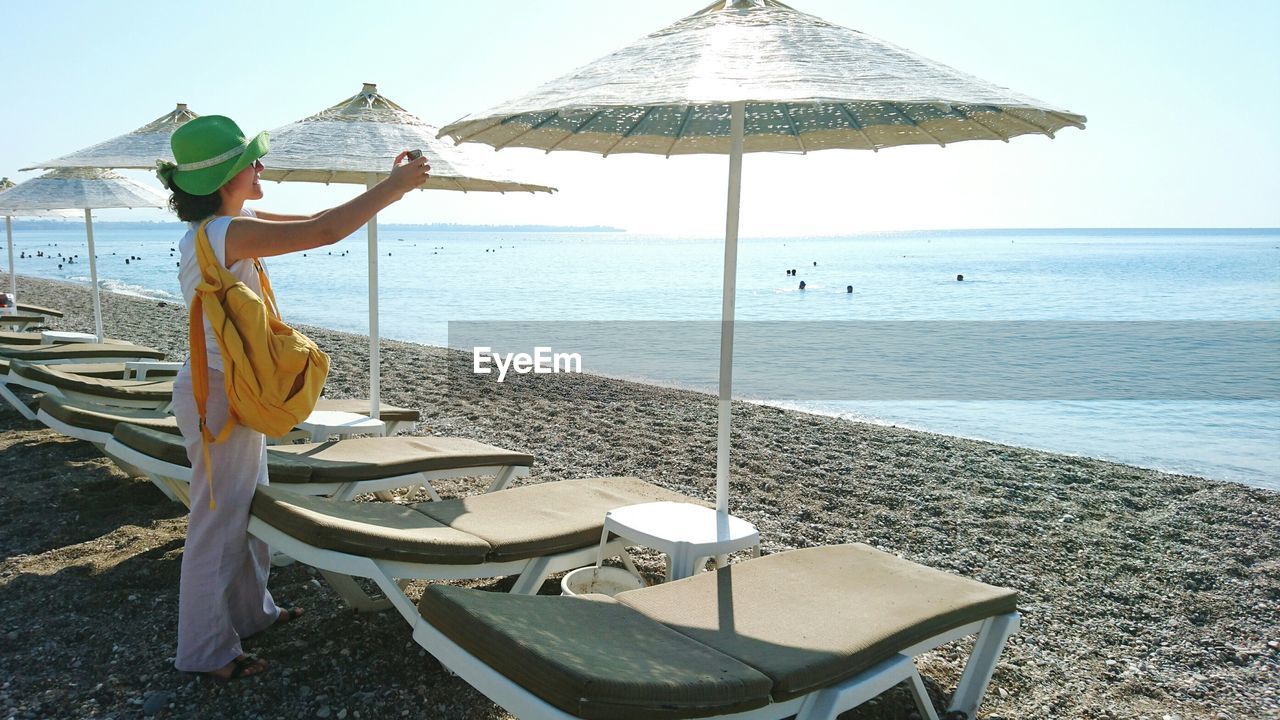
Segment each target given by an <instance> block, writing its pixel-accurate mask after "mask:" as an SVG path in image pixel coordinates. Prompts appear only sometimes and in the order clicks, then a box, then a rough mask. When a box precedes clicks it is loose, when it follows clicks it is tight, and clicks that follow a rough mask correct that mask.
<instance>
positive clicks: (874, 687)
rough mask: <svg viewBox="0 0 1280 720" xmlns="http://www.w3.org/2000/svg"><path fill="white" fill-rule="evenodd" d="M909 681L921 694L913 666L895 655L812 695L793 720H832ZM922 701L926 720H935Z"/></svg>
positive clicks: (908, 660) (927, 706)
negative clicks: (917, 686) (915, 683)
mask: <svg viewBox="0 0 1280 720" xmlns="http://www.w3.org/2000/svg"><path fill="white" fill-rule="evenodd" d="M913 679H914V681H915V682H919V683H920V688H921V690H923V689H924V684H923V682H921V680H920V673H919V672H917V671H916V665H915V663H914V662H912V661H911V658H909V657H907V656H906V655H895V656H893V657H891V658H889V659H888V660H885V661H883V662H881V663H880V664H879V665H876V666H875V667H872V668H870V669H868V670H865V671H863V672H862V673H860V674H859V675H857V676H856V677H854V678H850V679H849V680H845V681H844V682H842V683H840V684H838V685H836V686H834V687H829V688H827V689H825V690H819V691H817V692H815V693H813V694H812V695H810V696H809V697H808V698H807V699H806V700H805V702H804V704H803V705H801V706H800V711H799V712H798V713H796V720H836V716H837V715H839V714H840V713H842V712H844V711H845V710H848V709H850V708H855V707H857V706H859V705H861V704H862V703H864V702H866V701H868V700H870V699H871V698H873V697H876V696H877V695H880V694H881V693H883V692H885V691H886V690H888V689H889V688H891V687H893V686H894V685H897V684H898V683H900V682H902V681H904V680H907V681H911V680H913ZM925 697H926V702H925V706H926V708H927V714H926V715H925V718H926V720H938V716H937V714H936V713H933V708H932V706H930V705H929V704H928V702H927V698H928V695H927V694H926V696H925ZM916 706H917V707H919V706H920V703H919V700H917V701H916ZM926 708H920V711H921V712H922V713H925V712H926Z"/></svg>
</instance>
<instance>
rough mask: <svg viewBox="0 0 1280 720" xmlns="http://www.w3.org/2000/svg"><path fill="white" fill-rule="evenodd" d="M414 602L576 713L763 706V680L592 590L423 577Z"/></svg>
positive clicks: (620, 716) (643, 716) (598, 715)
mask: <svg viewBox="0 0 1280 720" xmlns="http://www.w3.org/2000/svg"><path fill="white" fill-rule="evenodd" d="M418 611H419V612H420V613H421V614H422V617H423V618H425V619H426V621H427V622H429V623H431V624H432V625H433V626H434V627H435V628H436V629H438V630H439V631H440V632H442V633H444V634H445V635H446V636H447V637H448V638H449V639H450V640H453V641H454V642H455V643H457V644H458V645H460V646H462V648H463V649H464V650H466V651H467V652H469V653H471V654H472V655H474V656H475V657H477V658H479V659H480V660H481V661H482V662H484V663H485V664H487V665H489V666H490V667H492V668H493V669H494V670H497V671H498V672H499V673H501V674H502V675H504V676H506V677H508V678H510V679H511V680H512V681H514V682H515V683H516V684H518V685H520V686H522V687H524V688H526V689H528V690H530V691H531V692H533V693H534V694H535V695H537V696H538V697H540V698H542V699H543V700H545V701H546V702H548V703H550V704H551V705H554V706H556V707H558V708H560V709H561V710H564V711H565V712H568V713H570V714H572V715H574V716H576V717H581V718H588V719H590V720H675V719H677V718H696V717H705V716H707V715H720V714H725V713H731V712H740V711H744V710H751V709H754V708H758V707H763V706H764V705H767V704H768V702H769V687H770V685H771V683H770V681H769V679H768V678H767V677H765V676H764V675H762V674H761V673H759V672H757V671H756V670H753V669H752V668H750V667H748V666H746V665H744V664H742V663H740V662H738V661H736V660H734V659H733V658H730V657H727V656H725V655H724V654H722V653H719V652H716V651H715V650H713V649H711V648H708V647H707V646H705V645H703V644H701V643H698V642H694V641H693V640H690V639H689V638H687V637H685V636H683V635H681V634H680V633H677V632H675V631H672V630H669V629H667V628H665V627H663V626H662V625H660V624H658V623H656V622H654V621H652V620H650V619H648V618H646V617H644V616H643V615H641V614H639V613H637V612H635V611H633V610H631V609H630V608H628V607H626V606H624V605H620V604H619V603H617V602H615V601H613V600H611V599H609V598H607V597H603V596H600V595H587V596H582V597H574V598H561V597H546V596H538V595H532V596H530V595H509V594H506V593H492V592H479V591H474V590H466V589H463V588H458V587H452V586H449V585H432V586H429V587H428V588H427V589H426V591H425V592H424V593H423V595H422V601H421V602H420V603H419V605H418Z"/></svg>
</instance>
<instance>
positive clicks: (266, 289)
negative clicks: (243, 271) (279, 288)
mask: <svg viewBox="0 0 1280 720" xmlns="http://www.w3.org/2000/svg"><path fill="white" fill-rule="evenodd" d="M253 269H254V270H257V271H258V284H260V285H261V286H262V303H263V304H264V305H266V306H267V310H270V311H271V314H272V315H274V316H275V318H276V319H277V320H283V318H281V317H280V306H278V305H276V293H275V291H274V290H272V289H271V278H269V277H267V271H266V270H265V269H264V268H263V267H262V258H254V259H253Z"/></svg>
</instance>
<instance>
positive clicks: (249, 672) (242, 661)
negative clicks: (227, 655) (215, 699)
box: [199, 655, 270, 682]
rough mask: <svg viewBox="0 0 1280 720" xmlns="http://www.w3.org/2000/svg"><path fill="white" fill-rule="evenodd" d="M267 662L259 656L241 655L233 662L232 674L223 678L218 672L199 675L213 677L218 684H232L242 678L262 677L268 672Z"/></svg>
mask: <svg viewBox="0 0 1280 720" xmlns="http://www.w3.org/2000/svg"><path fill="white" fill-rule="evenodd" d="M268 667H270V666H269V665H267V661H266V660H263V659H262V658H260V657H258V656H257V655H241V656H240V657H238V658H236V659H235V660H232V661H231V672H230V673H229V674H228V675H227V676H226V677H223V676H221V675H219V674H218V673H217V672H216V671H211V672H203V673H199V674H200V675H204V676H206V677H211V678H213V679H214V680H217V681H218V682H231V681H232V680H240V679H241V678H249V677H253V676H254V675H261V674H262V673H264V672H266V671H267V668H268Z"/></svg>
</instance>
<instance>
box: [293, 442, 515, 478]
mask: <svg viewBox="0 0 1280 720" xmlns="http://www.w3.org/2000/svg"><path fill="white" fill-rule="evenodd" d="M272 451H273V452H277V453H280V454H289V455H295V456H297V457H298V458H299V459H300V460H302V461H304V462H306V463H307V464H308V465H310V466H311V474H312V479H313V480H314V481H315V482H352V481H356V480H371V479H375V478H382V477H394V476H396V475H408V474H410V473H419V472H429V471H432V470H452V469H456V468H468V467H485V466H489V465H521V466H529V465H532V464H533V456H532V455H529V454H527V453H518V452H512V451H510V450H503V449H502V448H499V447H494V446H492V445H485V444H484V443H479V442H476V441H475V440H468V439H466V438H449V437H387V438H351V439H348V440H339V441H337V442H323V443H311V444H307V445H276V446H274V447H272Z"/></svg>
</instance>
